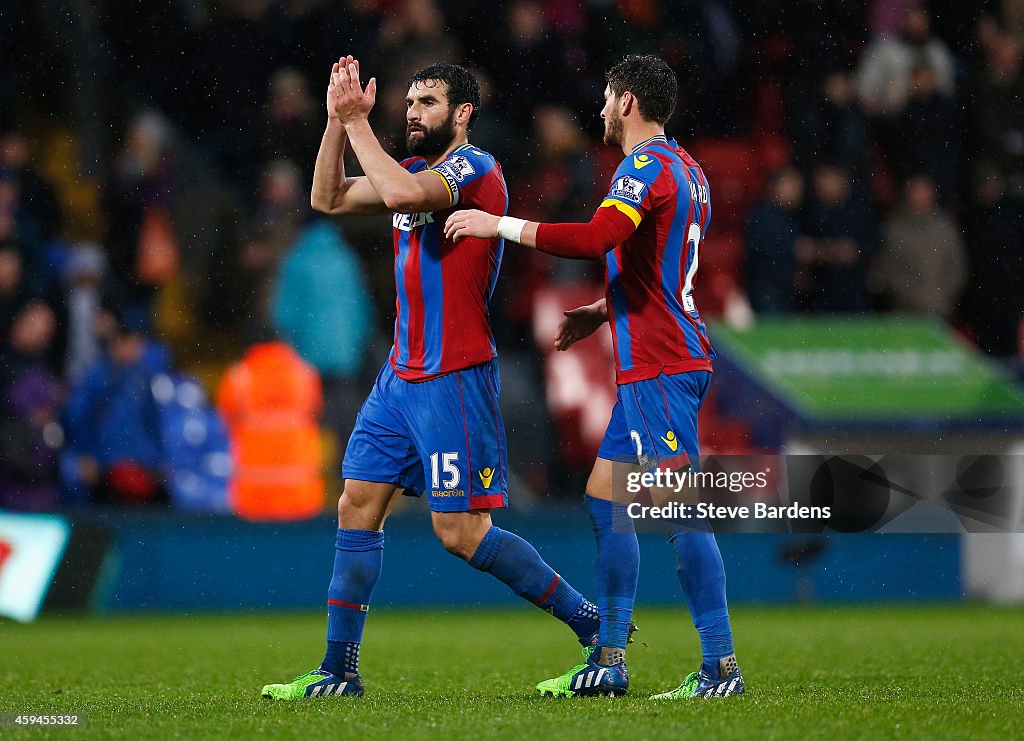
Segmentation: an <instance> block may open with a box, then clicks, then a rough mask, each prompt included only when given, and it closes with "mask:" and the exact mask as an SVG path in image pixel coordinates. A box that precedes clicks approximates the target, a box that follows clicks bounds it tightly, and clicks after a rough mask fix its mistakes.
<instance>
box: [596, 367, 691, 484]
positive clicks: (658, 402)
mask: <svg viewBox="0 0 1024 741" xmlns="http://www.w3.org/2000/svg"><path fill="white" fill-rule="evenodd" d="M710 383H711V374H710V373H708V372H707V371H692V372H689V373H676V374H673V375H671V376H666V375H664V374H662V375H659V376H657V377H656V378H651V379H649V380H647V381H637V382H635V383H627V384H623V385H622V386H619V388H618V393H617V394H616V397H617V398H616V402H615V407H614V408H613V409H612V418H611V420H609V422H608V429H607V430H606V431H605V433H604V440H602V441H601V448H600V449H599V450H598V452H597V457H598V458H605V459H606V460H610V461H616V462H622V463H637V462H639V464H640V466H641V468H644V469H649V468H654V467H658V468H662V469H668V470H672V471H678V470H681V469H683V468H686V466H688V465H690V463H691V461H692V463H693V465H694V469H695V470H696V469H698V468H699V467H700V459H699V457H698V456H699V455H700V448H699V445H698V441H697V412H699V411H700V407H701V404H703V403H704V397H705V396H707V393H708V385H709V384H710Z"/></svg>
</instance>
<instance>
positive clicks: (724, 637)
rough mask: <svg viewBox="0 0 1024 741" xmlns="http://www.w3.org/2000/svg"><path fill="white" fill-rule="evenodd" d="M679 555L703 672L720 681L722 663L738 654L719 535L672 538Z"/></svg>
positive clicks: (693, 532) (688, 532)
mask: <svg viewBox="0 0 1024 741" xmlns="http://www.w3.org/2000/svg"><path fill="white" fill-rule="evenodd" d="M669 542H671V543H672V546H673V548H674V549H675V552H676V564H677V567H676V573H677V574H678V575H679V584H680V586H682V588H683V594H684V596H685V597H686V604H687V606H688V607H689V608H690V615H691V616H692V617H693V626H694V627H695V628H696V629H697V633H698V634H699V635H700V647H701V654H702V666H701V668H702V669H703V670H704V671H705V672H707V674H708V675H709V676H710V677H711V678H712V679H720V677H719V663H718V661H719V659H723V658H725V657H726V656H730V655H731V654H733V653H735V649H734V648H733V645H732V627H731V626H730V625H729V608H728V605H727V604H726V599H725V566H724V565H723V563H722V553H721V551H719V550H718V542H717V541H716V540H715V534H714V533H713V532H711V530H710V529H708V530H693V529H688V530H682V531H679V532H674V533H673V534H672V535H671V536H670V537H669Z"/></svg>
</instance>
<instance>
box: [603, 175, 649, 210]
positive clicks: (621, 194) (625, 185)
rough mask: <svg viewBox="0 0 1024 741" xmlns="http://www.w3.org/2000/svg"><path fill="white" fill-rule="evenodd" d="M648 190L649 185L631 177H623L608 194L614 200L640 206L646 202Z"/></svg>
mask: <svg viewBox="0 0 1024 741" xmlns="http://www.w3.org/2000/svg"><path fill="white" fill-rule="evenodd" d="M646 189H647V183H645V182H644V181H643V180H638V179H637V178H634V177H630V176H629V175H623V176H622V177H620V178H619V179H618V180H616V181H615V184H614V185H612V190H611V192H610V193H609V194H608V195H610V196H612V197H613V198H621V199H622V200H624V201H630V202H631V203H636V204H639V203H641V202H643V200H644V191H645V190H646Z"/></svg>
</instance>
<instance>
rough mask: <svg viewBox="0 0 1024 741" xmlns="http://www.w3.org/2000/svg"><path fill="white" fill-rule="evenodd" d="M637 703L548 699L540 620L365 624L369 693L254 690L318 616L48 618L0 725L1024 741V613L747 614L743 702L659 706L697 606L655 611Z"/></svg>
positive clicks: (290, 656) (27, 644)
mask: <svg viewBox="0 0 1024 741" xmlns="http://www.w3.org/2000/svg"><path fill="white" fill-rule="evenodd" d="M637 622H638V623H639V624H640V632H639V633H638V634H637V639H638V643H636V644H634V645H633V646H632V647H631V648H630V652H629V666H630V674H631V679H632V685H631V688H630V695H629V696H627V697H624V698H616V699H614V700H608V699H571V700H565V699H563V700H553V699H548V698H541V697H540V696H539V695H537V694H536V693H534V692H533V685H534V684H535V683H536V682H537V681H539V680H541V679H546V678H548V677H550V676H554V675H555V674H560V673H561V672H563V671H564V670H566V669H568V668H569V667H570V666H572V665H573V664H574V663H575V662H576V659H577V657H578V655H579V654H578V650H577V648H576V645H575V643H574V641H573V639H572V636H571V634H570V633H569V632H568V630H566V629H565V628H563V627H562V626H560V625H559V624H558V623H557V622H555V621H554V620H553V619H551V618H550V617H548V616H546V615H544V614H543V613H541V612H539V611H531V610H528V609H525V608H524V609H520V610H511V611H504V612H494V611H491V612H481V611H459V610H454V609H453V610H451V611H448V612H440V611H436V612H386V611H375V612H374V613H373V614H372V615H371V618H370V620H369V623H368V626H367V631H366V636H365V643H364V647H363V652H362V668H363V675H364V679H365V681H366V685H367V695H366V697H364V698H362V699H355V698H327V699H323V700H319V701H310V702H302V703H294V704H293V703H273V702H270V701H267V700H263V699H261V698H260V696H259V690H260V687H261V686H262V685H263V684H266V683H268V682H280V681H288V680H290V679H291V678H292V677H293V676H295V675H297V674H300V673H302V672H305V671H307V670H309V669H312V668H314V667H315V666H316V665H317V662H318V660H319V659H320V657H321V654H322V641H323V633H324V617H323V616H322V615H319V614H315V615H313V614H301V615H295V614H288V615H280V614H251V613H250V614H244V615H215V616H210V615H203V616H174V617H150V616H126V617H111V618H89V619H81V618H48V619H44V620H42V621H40V622H38V623H36V624H32V625H17V624H11V623H0V688H2V692H0V712H40V713H60V712H72V711H74V712H79V713H83V714H84V715H85V725H84V727H83V728H81V729H78V730H70V729H48V730H32V731H26V730H13V729H5V730H2V731H0V735H4V736H7V737H10V738H17V737H19V736H21V735H24V736H25V737H26V738H27V737H29V736H32V737H37V738H38V737H43V736H46V737H53V738H69V737H71V736H75V737H100V738H105V737H135V738H139V737H141V738H165V737H174V736H177V737H181V738H212V737H217V738H254V737H269V738H298V737H335V738H339V737H344V738H403V739H404V738H445V739H449V738H514V739H517V740H519V741H523V740H524V739H527V738H535V737H550V738H564V739H574V738H581V739H603V738H609V739H611V738H614V739H632V738H645V739H646V738H672V739H679V738H684V737H685V738H693V739H715V740H716V741H717V740H718V739H723V738H761V737H774V738H784V739H789V738H797V737H800V736H813V737H822V736H828V737H831V738H833V739H836V738H851V737H868V736H872V737H907V736H912V737H925V738H935V737H948V738H956V739H961V740H962V739H964V738H976V737H981V736H983V735H984V736H989V735H992V736H994V737H995V736H998V737H1003V738H1013V737H1016V736H1019V734H1020V733H1021V732H1022V729H1024V611H1022V610H1019V609H998V608H983V607H926V608H883V609H878V608H840V609H835V610H832V609H826V608H816V609H812V610H801V609H792V608H787V609H780V608H764V609H740V610H735V611H734V616H733V626H734V629H735V633H736V637H737V649H738V656H739V659H740V665H741V666H742V668H743V672H744V675H745V677H746V680H747V688H748V694H747V695H746V696H745V697H741V698H730V699H726V700H723V701H714V700H708V701H691V702H687V703H679V704H670V705H667V706H666V705H661V704H659V705H655V704H653V703H649V702H647V700H646V698H647V696H648V695H649V694H651V693H653V692H655V691H661V690H665V689H669V688H671V687H674V686H675V685H676V684H678V682H679V681H680V680H681V679H682V677H683V676H684V675H685V674H687V673H688V672H689V671H691V670H693V669H695V668H696V667H697V665H698V655H699V651H698V645H697V639H696V635H695V633H694V631H693V628H692V627H691V626H690V624H689V619H688V616H687V615H686V613H685V611H672V610H652V609H641V610H639V611H638V612H637Z"/></svg>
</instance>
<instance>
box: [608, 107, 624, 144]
mask: <svg viewBox="0 0 1024 741" xmlns="http://www.w3.org/2000/svg"><path fill="white" fill-rule="evenodd" d="M604 143H605V144H607V145H608V146H611V147H621V146H622V117H621V116H619V114H618V112H617V111H616V112H614V113H613V114H611V115H609V116H608V117H607V118H605V121H604Z"/></svg>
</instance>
